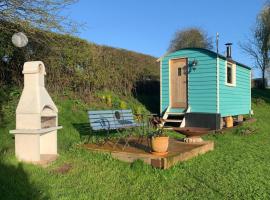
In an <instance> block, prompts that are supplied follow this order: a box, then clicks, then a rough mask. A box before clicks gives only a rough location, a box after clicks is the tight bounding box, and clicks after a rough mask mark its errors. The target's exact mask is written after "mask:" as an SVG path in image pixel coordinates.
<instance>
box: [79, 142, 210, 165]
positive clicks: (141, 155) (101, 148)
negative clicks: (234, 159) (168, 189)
mask: <svg viewBox="0 0 270 200" xmlns="http://www.w3.org/2000/svg"><path fill="white" fill-rule="evenodd" d="M123 144H124V143H123V142H120V144H118V145H117V147H116V148H113V143H112V142H108V143H106V144H104V145H96V144H85V145H84V147H85V148H87V149H89V150H91V151H97V152H107V153H110V154H111V155H112V156H113V157H114V158H116V159H119V160H122V161H125V162H133V161H135V160H138V159H140V160H143V161H144V162H145V163H147V164H149V165H152V166H153V167H157V168H161V169H167V168H169V167H171V166H173V165H175V164H176V163H178V162H181V161H185V160H188V159H190V158H193V157H195V156H198V155H200V154H204V153H206V152H208V151H212V150H213V149H214V142H212V141H204V142H201V143H192V144H190V143H185V142H183V141H180V140H176V139H172V138H170V141H169V150H168V154H167V155H166V156H157V155H153V154H151V149H150V148H149V145H148V140H147V139H146V138H145V139H143V141H142V142H138V139H137V138H132V139H131V140H130V142H129V146H128V147H127V148H125V149H124V150H122V147H123Z"/></svg>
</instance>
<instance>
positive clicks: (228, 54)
mask: <svg viewBox="0 0 270 200" xmlns="http://www.w3.org/2000/svg"><path fill="white" fill-rule="evenodd" d="M225 45H226V57H227V58H228V59H231V58H232V43H230V42H228V43H226V44H225Z"/></svg>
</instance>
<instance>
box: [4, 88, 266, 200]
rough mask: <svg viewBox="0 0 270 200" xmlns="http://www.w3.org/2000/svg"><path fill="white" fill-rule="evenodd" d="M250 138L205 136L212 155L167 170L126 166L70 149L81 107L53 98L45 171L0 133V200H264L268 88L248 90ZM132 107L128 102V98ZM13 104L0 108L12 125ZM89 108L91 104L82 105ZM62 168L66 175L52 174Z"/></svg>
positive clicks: (83, 116) (232, 134)
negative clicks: (53, 145) (56, 123)
mask: <svg viewBox="0 0 270 200" xmlns="http://www.w3.org/2000/svg"><path fill="white" fill-rule="evenodd" d="M253 95H254V97H256V98H258V97H259V98H261V99H264V101H263V100H259V101H254V102H255V103H253V109H254V112H255V117H256V118H257V119H258V120H257V122H255V123H254V124H252V125H249V126H254V127H256V128H257V133H256V134H253V135H249V136H241V135H238V134H235V131H234V132H229V133H226V134H218V135H209V136H207V137H206V138H205V139H210V140H214V141H215V150H214V151H213V152H210V153H207V154H205V155H202V156H199V157H197V158H194V159H192V160H189V161H187V162H184V163H180V164H178V165H176V166H175V167H173V168H171V169H169V170H165V171H164V170H158V169H153V168H151V167H150V166H148V165H144V164H142V163H141V162H135V163H134V164H132V165H129V164H127V163H124V162H121V161H117V160H115V159H113V158H111V156H110V155H106V154H98V153H91V152H88V151H86V150H84V149H80V148H78V147H76V144H77V143H80V134H79V133H78V131H77V129H76V128H74V126H73V125H72V124H76V123H87V116H86V112H85V110H86V109H87V107H88V106H86V105H84V104H81V103H78V102H77V101H72V100H68V99H67V100H62V99H59V98H58V99H57V100H56V102H57V105H58V107H59V111H60V123H61V124H62V125H63V126H64V129H63V130H61V131H59V146H60V154H61V156H60V158H59V159H58V160H57V162H56V163H55V164H53V165H52V166H50V167H48V168H46V169H43V168H41V167H37V166H33V165H29V164H21V163H18V162H17V161H16V159H15V157H14V150H13V143H14V141H13V140H12V138H11V136H10V135H8V129H10V128H13V127H14V122H12V123H8V125H7V127H6V128H1V129H0V150H1V149H2V150H1V155H0V156H1V159H0V183H1V184H0V194H1V195H0V199H1V198H2V199H8V198H10V199H12V198H13V199H31V198H30V196H31V197H32V199H48V198H49V199H176V198H177V199H194V198H195V199H196V198H197V199H269V198H270V192H269V187H270V181H269V180H270V168H269V165H270V154H269V152H270V145H269V143H270V134H269V130H270V123H269V117H270V91H266V92H262V91H253ZM132 101H133V102H135V101H134V100H132ZM15 105H16V100H13V101H9V102H8V103H7V104H6V106H5V111H6V112H7V111H9V112H10V113H9V112H7V116H6V119H7V120H8V121H10V120H14V112H13V110H14V106H15ZM89 106H90V107H92V106H94V105H89ZM64 163H70V164H71V165H72V166H73V168H72V170H71V171H70V172H68V173H67V174H57V173H55V172H53V169H55V168H57V167H59V166H61V165H63V164H64Z"/></svg>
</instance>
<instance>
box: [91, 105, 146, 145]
mask: <svg viewBox="0 0 270 200" xmlns="http://www.w3.org/2000/svg"><path fill="white" fill-rule="evenodd" d="M88 117H89V122H90V127H91V129H92V131H101V130H104V131H106V133H107V136H109V134H110V131H111V130H116V131H117V132H119V131H121V130H123V129H129V128H135V127H139V126H142V125H143V124H139V123H136V122H135V120H134V117H133V113H132V110H131V109H129V110H95V111H88ZM129 137H130V134H128V135H127V137H125V145H124V146H123V149H124V148H125V147H126V146H128V140H129ZM120 140H121V138H119V139H118V140H117V142H116V143H115V144H114V148H115V147H116V145H117V144H118V142H119V141H120ZM107 141H108V137H107V139H106V140H105V143H106V142H107Z"/></svg>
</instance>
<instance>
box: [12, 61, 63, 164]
mask: <svg viewBox="0 0 270 200" xmlns="http://www.w3.org/2000/svg"><path fill="white" fill-rule="evenodd" d="M23 74H24V89H23V92H22V95H21V98H20V101H19V104H18V106H17V109H16V130H12V131H10V133H12V134H15V152H16V156H17V158H18V159H19V160H22V161H29V162H40V161H46V160H48V159H52V158H53V157H56V156H57V130H58V129H60V128H62V127H61V126H58V110H57V107H56V106H55V104H54V102H53V101H52V99H51V97H50V95H49V94H48V92H47V90H46V88H45V85H44V76H45V75H46V71H45V66H44V64H43V63H42V62H41V61H33V62H26V63H24V66H23Z"/></svg>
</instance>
